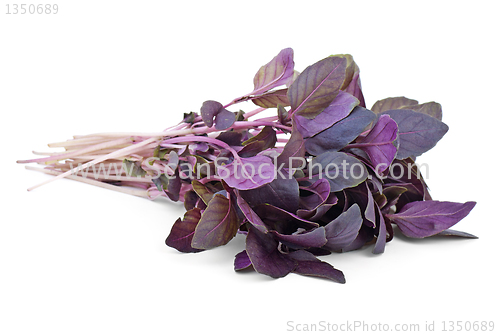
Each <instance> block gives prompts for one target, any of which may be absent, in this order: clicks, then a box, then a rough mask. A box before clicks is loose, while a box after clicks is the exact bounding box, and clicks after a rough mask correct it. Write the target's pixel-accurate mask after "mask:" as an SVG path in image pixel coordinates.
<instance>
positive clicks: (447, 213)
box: [386, 201, 476, 238]
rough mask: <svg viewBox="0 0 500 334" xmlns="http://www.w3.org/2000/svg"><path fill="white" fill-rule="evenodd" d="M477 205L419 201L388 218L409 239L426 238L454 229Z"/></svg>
mask: <svg viewBox="0 0 500 334" xmlns="http://www.w3.org/2000/svg"><path fill="white" fill-rule="evenodd" d="M475 205H476V203H475V202H466V203H463V204H462V203H454V202H440V201H418V202H411V203H408V204H406V205H405V206H404V207H403V208H402V209H401V210H400V211H399V212H398V213H395V214H388V215H386V217H387V218H389V219H390V220H392V221H393V222H394V223H396V225H398V227H399V229H400V230H401V232H403V234H404V235H406V236H407V237H410V238H425V237H429V236H431V235H435V234H438V233H440V232H443V231H444V230H446V229H448V228H450V227H452V226H453V225H455V224H456V223H458V222H459V221H460V220H462V218H464V217H465V216H467V215H468V214H469V212H470V211H471V210H472V208H474V206H475Z"/></svg>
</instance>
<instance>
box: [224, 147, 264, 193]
mask: <svg viewBox="0 0 500 334" xmlns="http://www.w3.org/2000/svg"><path fill="white" fill-rule="evenodd" d="M217 175H219V176H220V177H221V178H223V179H224V181H226V183H227V184H228V186H230V187H231V188H236V189H239V190H248V189H255V188H258V187H260V186H263V185H265V184H267V183H271V182H272V181H273V180H274V165H273V163H272V160H271V159H270V158H268V157H266V156H263V155H257V156H254V157H249V158H240V159H239V160H234V161H233V162H231V163H230V164H227V165H218V166H217Z"/></svg>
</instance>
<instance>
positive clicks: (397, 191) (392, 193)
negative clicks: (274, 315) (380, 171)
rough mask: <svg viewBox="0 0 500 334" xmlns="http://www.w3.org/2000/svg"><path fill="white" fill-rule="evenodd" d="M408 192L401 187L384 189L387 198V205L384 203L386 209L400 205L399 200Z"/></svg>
mask: <svg viewBox="0 0 500 334" xmlns="http://www.w3.org/2000/svg"><path fill="white" fill-rule="evenodd" d="M407 190H408V188H405V187H399V186H389V187H386V188H384V190H383V191H382V194H383V196H384V197H385V198H386V203H384V206H385V208H387V209H390V207H391V206H393V205H396V204H398V200H399V198H400V197H401V195H402V194H403V193H404V192H406V191H407ZM381 208H382V206H381Z"/></svg>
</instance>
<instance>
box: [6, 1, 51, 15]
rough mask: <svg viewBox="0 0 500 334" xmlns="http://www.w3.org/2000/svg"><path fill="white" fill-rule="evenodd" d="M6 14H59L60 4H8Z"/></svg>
mask: <svg viewBox="0 0 500 334" xmlns="http://www.w3.org/2000/svg"><path fill="white" fill-rule="evenodd" d="M5 7H6V11H5V14H9V15H11V14H12V15H25V14H40V15H41V14H46V15H51V14H57V13H58V12H59V6H58V5H57V4H26V3H23V4H17V3H13V4H6V5H5Z"/></svg>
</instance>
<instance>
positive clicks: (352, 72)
mask: <svg viewBox="0 0 500 334" xmlns="http://www.w3.org/2000/svg"><path fill="white" fill-rule="evenodd" d="M338 56H341V57H344V58H346V60H347V65H346V70H345V80H344V83H343V84H342V87H341V88H340V89H341V90H343V91H345V92H347V93H349V94H351V95H353V96H354V97H356V98H357V99H358V100H359V105H360V106H361V107H363V108H366V104H365V98H364V97H363V92H362V90H361V79H360V78H359V67H358V65H357V64H356V62H355V61H354V59H353V58H352V56H351V55H350V54H344V55H338Z"/></svg>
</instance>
